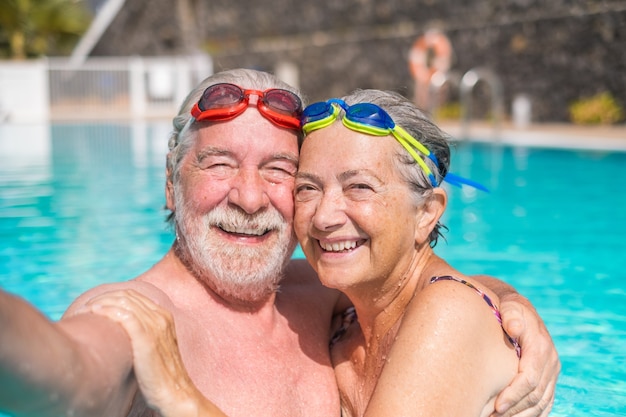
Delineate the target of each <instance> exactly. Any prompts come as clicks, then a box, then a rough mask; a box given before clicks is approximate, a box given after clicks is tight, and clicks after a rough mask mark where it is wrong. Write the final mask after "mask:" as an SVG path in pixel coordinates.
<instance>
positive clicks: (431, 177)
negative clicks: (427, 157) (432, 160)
mask: <svg viewBox="0 0 626 417" xmlns="http://www.w3.org/2000/svg"><path fill="white" fill-rule="evenodd" d="M393 136H394V137H395V138H396V140H397V141H398V142H399V143H400V145H402V147H403V148H404V149H406V151H407V152H408V153H409V154H411V156H412V157H413V159H415V162H417V164H418V165H419V166H420V167H421V168H422V171H424V173H425V174H426V176H428V179H429V180H430V183H431V184H432V186H433V187H436V186H437V179H436V178H435V176H434V175H433V172H432V171H431V170H430V168H429V167H428V165H426V162H424V160H423V159H422V157H421V156H419V155H418V154H417V152H415V149H413V147H412V146H411V145H410V144H409V143H408V142H407V141H406V139H405V138H403V137H402V136H400V135H396V134H395V133H394V135H393Z"/></svg>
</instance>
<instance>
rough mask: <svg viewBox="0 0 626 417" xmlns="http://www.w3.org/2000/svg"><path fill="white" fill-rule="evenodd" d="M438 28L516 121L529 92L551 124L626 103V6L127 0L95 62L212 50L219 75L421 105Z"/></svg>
mask: <svg viewBox="0 0 626 417" xmlns="http://www.w3.org/2000/svg"><path fill="white" fill-rule="evenodd" d="M461 3H462V4H461ZM183 28H184V29H185V30H183ZM431 28H438V29H439V30H441V31H443V32H444V33H445V34H446V35H447V36H448V38H449V39H450V41H451V44H452V48H453V51H454V52H453V57H452V70H453V71H455V72H457V73H458V74H464V73H465V72H466V71H468V70H470V69H472V68H477V67H485V68H488V69H490V70H491V71H492V72H493V73H495V74H497V76H498V77H499V78H500V79H501V81H502V84H503V86H504V91H503V100H504V106H505V112H506V113H509V112H510V106H511V102H512V101H513V99H514V97H515V96H517V95H518V94H525V95H526V96H528V97H529V98H530V100H531V102H532V113H533V119H534V120H535V121H544V122H545V121H554V122H558V121H567V120H568V110H567V107H568V105H569V104H570V103H571V102H572V101H573V100H576V99H579V98H581V97H586V96H591V95H594V94H597V93H600V92H610V93H611V94H612V95H613V96H614V97H616V98H617V99H618V101H619V102H621V103H622V105H625V104H626V52H624V51H626V0H550V1H549V2H547V1H542V0H508V1H496V0H467V1H464V2H459V1H458V0H387V1H384V2H382V1H375V0H342V1H336V0H319V1H315V2H309V1H298V0H264V1H254V2H252V1H249V0H177V1H173V0H127V1H126V3H125V5H124V8H123V9H122V11H121V12H120V13H119V14H118V16H117V17H116V19H115V20H114V22H113V23H112V25H111V26H110V27H109V28H108V30H107V31H106V33H105V34H104V35H103V37H102V38H101V40H100V42H99V43H98V44H97V46H96V47H95V49H94V50H93V53H92V55H95V56H102V55H104V56H106V55H116V56H120V55H137V54H140V55H148V56H150V55H175V54H183V53H185V52H188V51H192V50H194V49H195V48H200V49H202V50H204V51H206V52H208V53H209V54H211V56H212V57H213V60H214V68H215V70H216V71H218V70H221V69H228V68H234V67H248V68H257V69H263V70H267V71H274V69H275V68H276V66H277V64H278V63H279V62H285V61H286V62H290V63H293V64H295V66H296V67H297V68H298V70H299V80H300V87H301V88H302V90H303V91H304V92H305V93H306V94H307V95H308V99H309V101H315V100H321V99H325V98H328V97H331V96H339V95H343V94H346V93H348V92H350V91H352V90H353V89H355V88H380V89H389V90H395V91H398V92H400V93H402V94H405V95H407V96H409V97H412V96H413V93H414V87H413V86H414V80H413V78H412V76H411V72H410V70H409V65H408V62H407V59H408V56H409V52H410V50H411V47H412V45H413V43H414V42H415V40H416V39H417V38H418V37H419V36H420V35H422V34H423V33H424V32H425V31H426V30H428V29H431ZM185 39H186V41H185ZM477 87H478V85H477ZM480 90H481V89H480V88H479V89H478V91H477V92H476V95H477V100H476V102H477V103H478V105H477V106H476V107H477V108H478V109H479V110H478V112H479V113H480V112H482V113H483V115H485V114H487V113H488V108H489V101H490V99H489V97H488V94H486V93H487V92H488V89H486V88H485V87H483V88H482V90H486V91H483V92H482V93H483V94H482V98H481V91H480ZM455 95H456V96H458V90H457V89H456V88H453V89H452V90H451V93H450V99H452V100H455V99H458V97H455ZM481 107H482V110H481V109H480V108H481Z"/></svg>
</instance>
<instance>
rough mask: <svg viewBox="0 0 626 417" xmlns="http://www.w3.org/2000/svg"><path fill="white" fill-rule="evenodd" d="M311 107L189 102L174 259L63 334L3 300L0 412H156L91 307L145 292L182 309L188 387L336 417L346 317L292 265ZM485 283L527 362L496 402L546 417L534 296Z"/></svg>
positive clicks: (259, 90) (268, 407)
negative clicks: (333, 357) (333, 344)
mask: <svg viewBox="0 0 626 417" xmlns="http://www.w3.org/2000/svg"><path fill="white" fill-rule="evenodd" d="M221 83H229V84H228V85H217V84H221ZM211 86H212V88H207V87H211ZM237 86H241V88H239V87H237ZM243 89H254V90H245V91H244V90H243ZM205 90H206V91H205ZM200 99H201V100H200ZM199 100H200V101H199ZM192 107H193V109H192ZM300 109H301V103H300V99H299V97H298V95H297V94H295V91H294V89H293V88H292V87H290V86H288V85H286V84H284V83H282V82H280V81H279V80H278V79H276V78H275V77H273V76H271V75H269V74H266V73H262V72H256V71H250V70H233V71H226V72H223V73H218V74H215V75H214V76H212V77H209V78H208V79H207V80H205V81H204V82H203V83H201V84H200V85H199V86H198V87H197V88H196V89H194V90H193V91H192V92H191V93H190V95H189V96H188V98H187V99H186V101H185V103H183V105H182V107H181V110H180V113H179V115H178V116H177V117H176V118H175V119H174V132H173V134H172V136H171V138H170V143H169V145H170V150H171V151H170V153H169V154H168V159H167V183H166V190H165V191H166V200H167V207H168V208H169V209H170V210H171V213H172V215H171V216H170V220H171V221H172V222H173V224H174V227H175V230H176V240H175V242H174V243H173V245H172V247H171V249H170V251H169V252H168V253H167V254H166V255H165V256H164V257H163V258H162V259H161V260H160V261H159V262H158V263H157V264H156V265H154V266H153V267H152V268H151V269H150V270H148V271H146V272H145V273H143V274H142V275H140V276H139V277H137V278H135V279H133V280H130V281H127V282H123V283H116V284H110V285H104V286H100V287H97V288H94V289H92V290H90V291H88V292H87V293H86V294H84V295H82V296H81V297H79V298H78V299H77V300H76V301H75V302H74V303H73V304H72V306H70V308H69V309H68V311H67V312H66V314H65V315H64V317H63V318H62V319H61V320H60V321H58V322H54V323H53V322H50V321H49V320H47V319H46V318H45V317H44V316H42V315H41V314H40V313H39V312H38V311H37V310H35V309H33V308H32V307H31V306H29V305H28V304H26V303H25V302H24V301H23V300H21V299H19V298H16V297H12V296H10V295H9V294H6V293H0V334H1V337H2V344H1V346H0V388H1V389H0V411H7V412H9V413H11V414H15V415H20V416H37V417H45V416H58V415H73V416H149V415H153V412H152V411H151V410H149V409H147V407H146V405H145V403H144V401H143V399H142V397H141V395H139V391H138V388H137V381H136V379H135V377H134V375H133V364H132V351H131V346H130V343H129V340H128V337H127V336H126V333H125V332H124V330H123V329H122V328H121V327H120V326H119V325H118V324H116V323H115V322H113V321H112V320H110V319H107V318H105V317H101V316H96V315H94V314H88V313H85V312H84V311H82V310H81V307H82V306H84V305H85V303H86V302H88V301H89V300H90V299H91V298H93V297H94V296H96V295H99V294H103V293H105V292H107V291H110V290H114V289H134V290H136V291H138V292H140V293H142V294H144V295H146V296H148V297H150V298H152V299H153V300H155V301H156V302H158V303H159V304H160V305H162V306H164V307H165V308H167V309H168V310H169V311H170V312H171V313H172V315H173V317H174V319H175V322H176V330H177V337H178V342H179V346H180V349H181V353H182V356H183V359H184V361H185V364H186V367H187V369H188V371H189V373H190V376H191V378H192V379H193V381H194V382H195V384H196V385H197V386H198V388H199V389H200V390H201V391H202V393H203V394H204V395H205V396H207V397H208V398H211V399H212V400H213V401H214V402H215V403H216V404H217V405H218V406H219V407H220V408H221V409H222V410H224V411H225V412H226V413H227V414H228V415H229V416H232V417H238V416H241V417H244V416H245V417H248V416H272V417H276V416H289V417H294V416H315V417H318V416H338V415H339V397H338V393H337V386H336V383H335V377H334V373H333V369H332V367H331V363H330V358H329V350H328V342H329V340H330V337H331V321H332V318H333V315H334V314H335V313H337V312H339V311H342V310H343V308H344V307H345V305H342V304H343V299H342V298H341V297H340V295H339V294H338V293H337V292H335V291H332V290H329V289H327V288H324V287H323V286H322V285H321V284H320V283H319V281H318V280H317V277H316V276H315V274H314V273H313V272H312V270H311V269H310V268H309V267H308V265H307V264H306V262H304V261H302V260H291V261H290V256H291V254H292V252H293V250H294V248H295V245H296V240H295V238H294V234H293V230H292V220H293V194H292V192H293V183H294V175H295V173H296V170H297V166H298V142H299V141H298V139H299V138H300V135H301V132H300V129H299V119H298V117H299V112H300ZM190 111H192V113H193V115H194V117H193V118H191V116H190ZM485 280H488V279H487V278H485ZM489 282H490V284H489V285H490V286H491V287H492V288H494V287H495V288H494V289H496V290H498V289H501V290H502V291H505V292H506V291H508V292H511V293H513V295H512V296H511V298H513V299H515V300H518V302H509V303H508V307H507V305H506V303H505V304H504V305H503V310H504V312H503V314H504V319H505V323H506V320H509V321H513V322H515V323H512V324H509V326H508V327H509V329H508V330H509V331H510V332H512V333H514V334H521V336H522V339H521V342H522V345H524V344H525V343H526V344H527V346H528V348H527V350H525V352H524V353H525V354H527V357H530V358H531V360H530V362H528V359H525V361H526V362H522V366H521V368H522V369H521V373H520V375H519V381H520V382H517V384H516V385H515V386H514V387H513V388H511V391H510V393H509V394H507V393H504V396H502V398H501V401H503V402H507V403H517V405H516V406H515V407H514V408H515V410H514V409H511V410H509V412H510V413H513V412H515V411H517V409H518V408H519V409H523V408H527V410H526V414H525V415H545V414H547V410H548V409H549V407H550V404H551V401H552V398H553V393H554V384H555V382H556V378H557V375H558V370H559V366H560V365H559V362H558V359H557V357H556V352H555V350H554V348H553V346H552V343H551V340H550V337H549V335H548V334H547V332H546V330H545V328H544V327H543V324H542V322H541V320H540V319H539V318H538V317H537V316H536V313H535V312H534V309H532V306H530V305H529V304H528V303H527V301H526V300H525V299H523V298H522V297H520V296H517V295H515V294H514V291H512V290H509V289H508V288H507V287H506V285H505V284H502V283H500V282H497V281H489ZM502 291H500V292H501V293H502ZM507 313H508V314H509V315H508V316H507ZM523 315H525V317H524V316H523ZM522 317H523V319H521V318H522ZM516 325H522V327H523V326H526V329H527V330H526V331H525V332H522V331H521V330H520V329H515V328H514V327H515V326H516ZM511 327H513V328H511ZM529 339H530V342H529ZM156 348H157V349H158V346H157V347H156ZM546 358H548V359H546ZM531 362H534V363H531ZM524 367H526V368H528V369H524ZM535 388H536V389H535ZM525 396H526V398H524V397H525Z"/></svg>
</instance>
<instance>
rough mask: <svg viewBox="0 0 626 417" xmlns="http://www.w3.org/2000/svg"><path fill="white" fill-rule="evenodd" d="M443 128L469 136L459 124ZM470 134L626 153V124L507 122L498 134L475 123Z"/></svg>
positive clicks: (475, 138) (523, 143) (488, 139)
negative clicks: (518, 126)
mask: <svg viewBox="0 0 626 417" xmlns="http://www.w3.org/2000/svg"><path fill="white" fill-rule="evenodd" d="M439 126H440V127H441V128H442V129H443V130H444V131H445V132H447V133H449V134H451V135H452V136H453V137H455V138H457V139H460V138H461V137H462V136H465V135H464V134H463V133H464V132H463V130H464V129H463V128H462V126H461V124H460V123H458V122H440V123H439ZM466 131H467V132H469V134H468V136H469V139H470V140H472V141H480V142H493V141H497V140H499V141H501V143H504V144H507V145H514V146H532V147H548V148H568V149H593V150H603V151H623V152H626V125H623V124H622V125H616V126H579V125H573V124H567V123H536V124H531V125H529V126H528V127H525V128H516V127H514V126H513V125H511V124H509V123H503V124H502V125H501V126H500V128H499V129H498V130H497V131H496V128H495V126H493V125H489V124H486V123H479V122H472V123H470V125H469V128H468V129H466ZM497 132H498V133H497Z"/></svg>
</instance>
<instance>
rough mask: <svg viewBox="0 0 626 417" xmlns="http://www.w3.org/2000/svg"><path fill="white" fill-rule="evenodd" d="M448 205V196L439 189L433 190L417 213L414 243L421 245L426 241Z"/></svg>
mask: <svg viewBox="0 0 626 417" xmlns="http://www.w3.org/2000/svg"><path fill="white" fill-rule="evenodd" d="M447 204H448V195H447V194H446V192H445V191H444V190H443V189H442V188H440V187H436V188H433V190H432V193H431V195H430V196H429V197H428V198H427V200H426V201H425V202H424V205H423V206H422V208H421V209H420V210H418V211H417V214H416V216H417V221H416V225H417V228H416V231H415V242H416V243H417V244H422V243H424V242H426V241H428V237H429V236H430V232H432V231H433V229H434V228H435V226H436V225H437V222H438V221H439V219H440V218H441V216H442V215H443V212H444V211H445V209H446V205H447Z"/></svg>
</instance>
